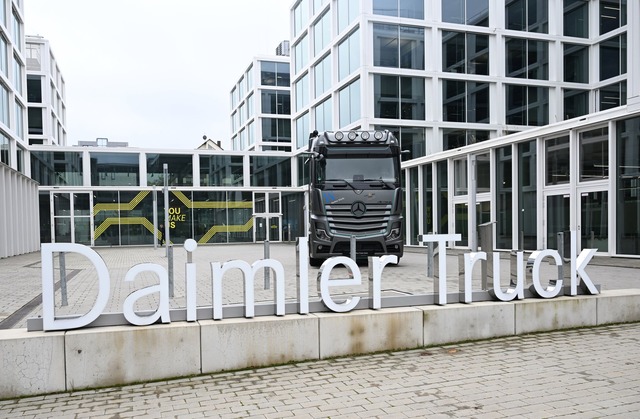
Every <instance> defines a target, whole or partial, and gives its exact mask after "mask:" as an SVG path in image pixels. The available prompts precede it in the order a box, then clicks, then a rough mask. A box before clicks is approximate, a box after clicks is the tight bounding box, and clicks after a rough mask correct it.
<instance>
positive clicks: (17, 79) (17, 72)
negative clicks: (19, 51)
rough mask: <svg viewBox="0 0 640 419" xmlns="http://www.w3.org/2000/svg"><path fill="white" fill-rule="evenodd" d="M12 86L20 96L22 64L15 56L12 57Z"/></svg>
mask: <svg viewBox="0 0 640 419" xmlns="http://www.w3.org/2000/svg"><path fill="white" fill-rule="evenodd" d="M13 86H14V87H15V88H16V91H17V92H18V93H19V94H20V95H22V64H21V63H20V60H19V59H18V56H17V55H14V56H13Z"/></svg>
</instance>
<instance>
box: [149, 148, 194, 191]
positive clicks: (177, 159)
mask: <svg viewBox="0 0 640 419" xmlns="http://www.w3.org/2000/svg"><path fill="white" fill-rule="evenodd" d="M164 164H167V166H168V176H167V177H168V183H169V186H193V157H192V156H191V154H152V153H149V154H147V185H149V186H152V185H163V184H164V172H163V165H164Z"/></svg>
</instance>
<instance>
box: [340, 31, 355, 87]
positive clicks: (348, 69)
mask: <svg viewBox="0 0 640 419" xmlns="http://www.w3.org/2000/svg"><path fill="white" fill-rule="evenodd" d="M358 67H360V31H359V30H356V31H355V32H353V33H352V34H350V35H349V37H348V38H347V39H345V40H344V41H342V43H340V45H338V80H343V79H344V78H345V77H347V76H348V75H349V74H351V73H353V72H354V71H356V69H357V68H358Z"/></svg>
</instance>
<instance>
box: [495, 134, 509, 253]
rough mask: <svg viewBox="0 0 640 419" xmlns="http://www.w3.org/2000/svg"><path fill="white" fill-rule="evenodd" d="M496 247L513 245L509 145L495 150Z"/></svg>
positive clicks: (502, 247) (505, 247)
mask: <svg viewBox="0 0 640 419" xmlns="http://www.w3.org/2000/svg"><path fill="white" fill-rule="evenodd" d="M496 159H497V166H496V192H497V202H496V205H497V208H496V247H497V248H498V249H511V248H512V247H513V226H512V217H513V206H512V202H513V200H512V196H513V186H512V179H513V176H512V174H511V167H512V160H513V159H512V152H511V146H510V145H508V146H505V147H501V148H499V149H497V150H496Z"/></svg>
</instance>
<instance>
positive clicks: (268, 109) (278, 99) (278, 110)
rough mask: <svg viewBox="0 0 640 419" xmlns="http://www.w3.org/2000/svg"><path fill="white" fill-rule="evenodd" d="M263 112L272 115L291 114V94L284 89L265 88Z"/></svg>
mask: <svg viewBox="0 0 640 419" xmlns="http://www.w3.org/2000/svg"><path fill="white" fill-rule="evenodd" d="M262 113H266V114H271V115H289V114H291V94H290V93H289V92H287V91H284V90H263V91H262Z"/></svg>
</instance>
